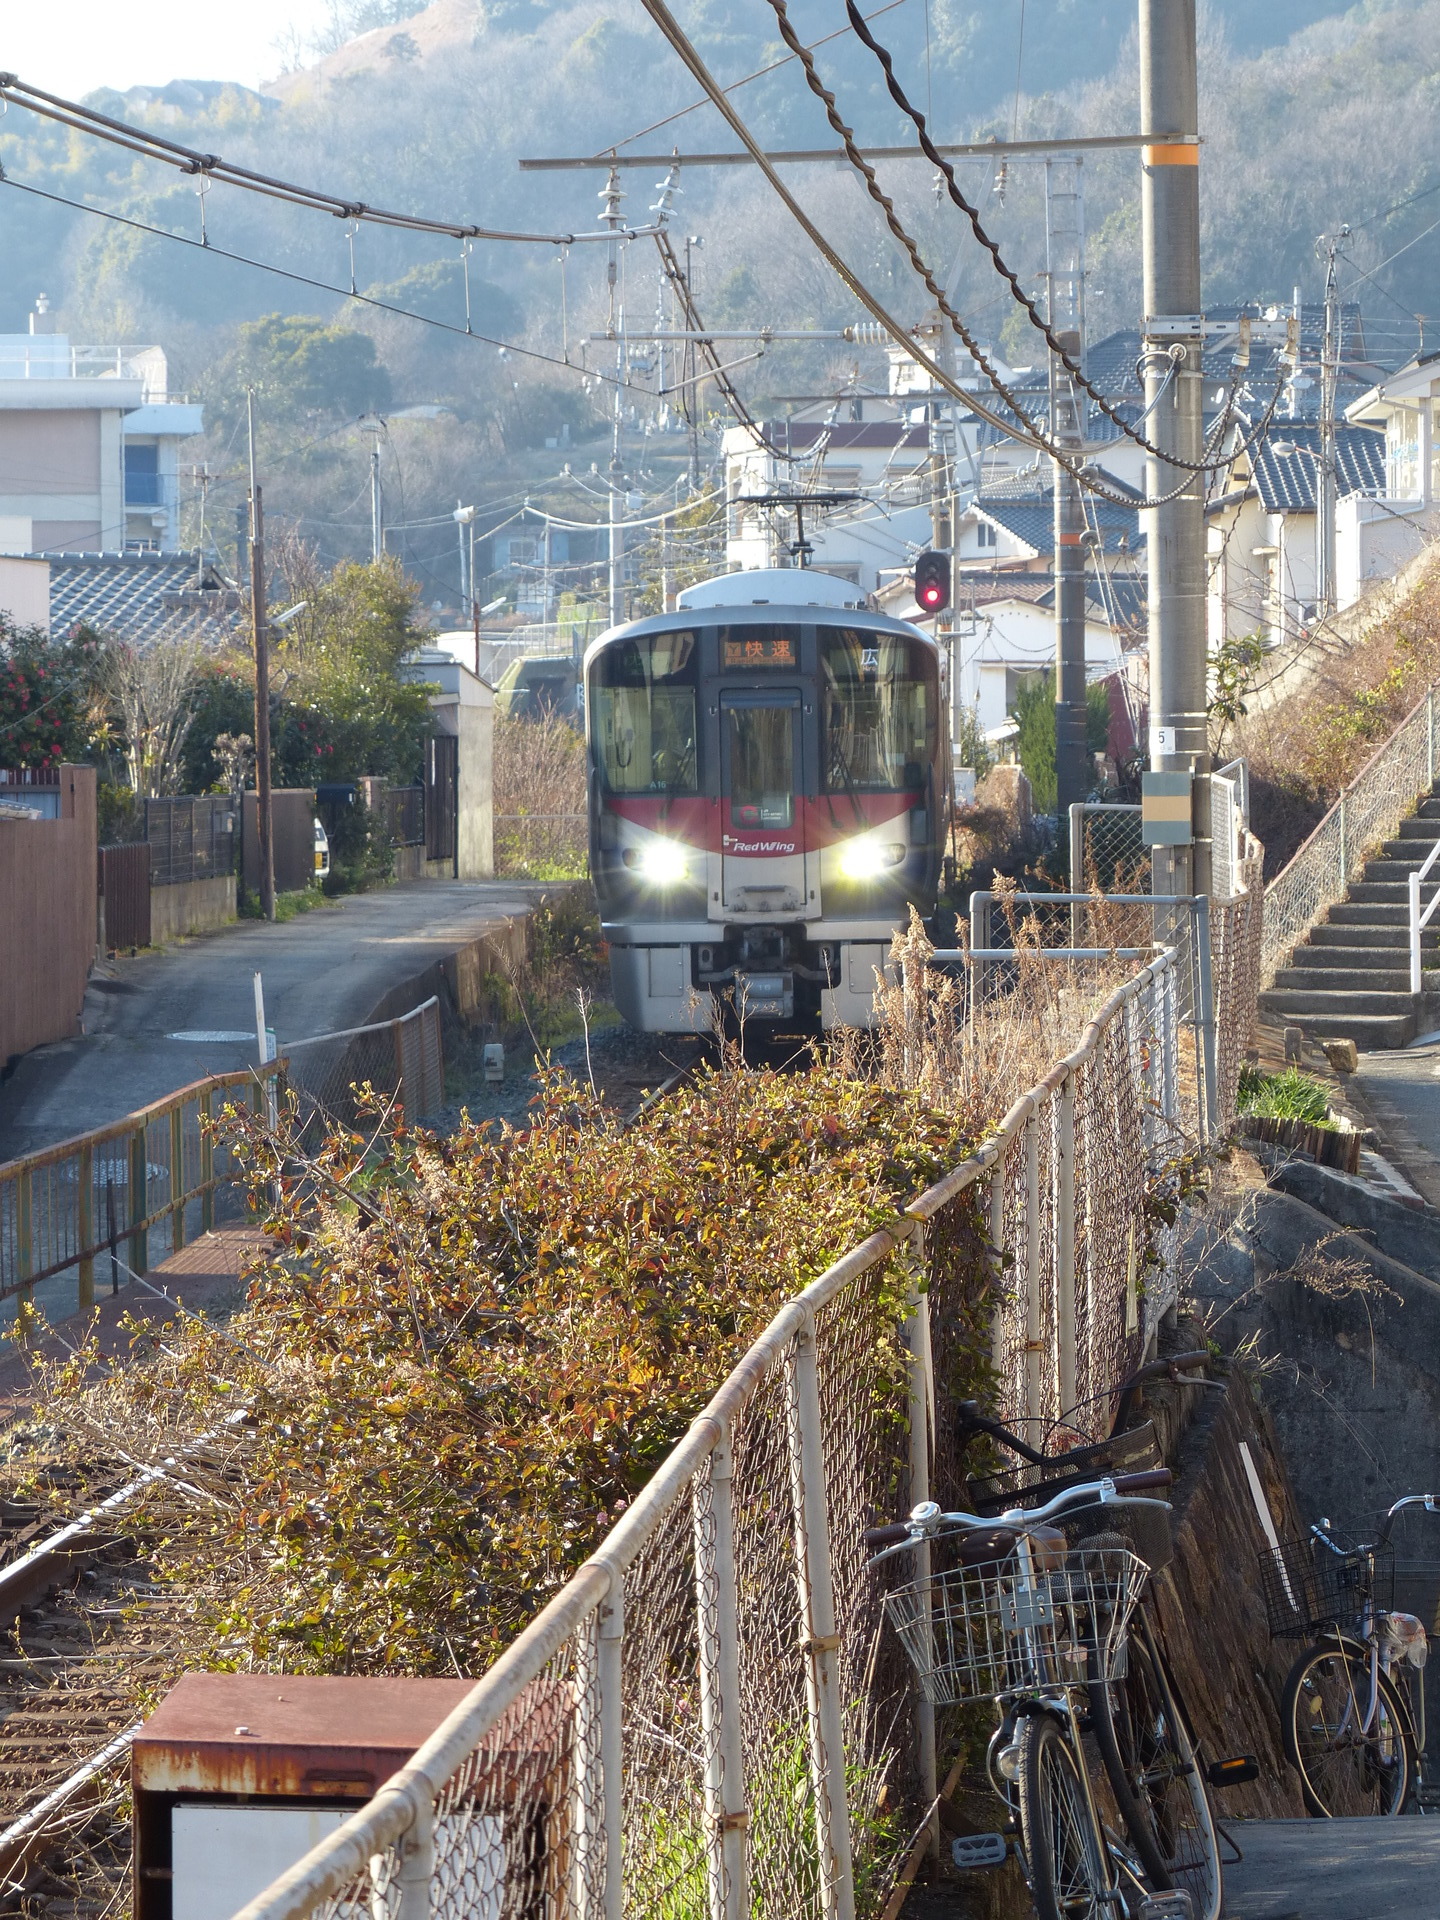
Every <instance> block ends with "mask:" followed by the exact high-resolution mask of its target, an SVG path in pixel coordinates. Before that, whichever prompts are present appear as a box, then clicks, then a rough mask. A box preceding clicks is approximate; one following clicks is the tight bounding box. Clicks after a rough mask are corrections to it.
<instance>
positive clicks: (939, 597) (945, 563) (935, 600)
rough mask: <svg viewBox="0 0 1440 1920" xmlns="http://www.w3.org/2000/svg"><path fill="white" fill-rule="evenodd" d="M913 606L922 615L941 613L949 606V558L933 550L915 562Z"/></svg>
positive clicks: (947, 555) (945, 554)
mask: <svg viewBox="0 0 1440 1920" xmlns="http://www.w3.org/2000/svg"><path fill="white" fill-rule="evenodd" d="M915 604H916V606H917V607H919V609H920V611H921V612H922V613H943V612H944V611H945V609H946V607H948V606H949V604H950V556H949V554H948V553H939V552H937V551H936V550H935V549H934V548H930V549H928V550H927V551H926V552H924V553H922V554H921V555H920V557H919V559H918V560H917V561H916V562H915Z"/></svg>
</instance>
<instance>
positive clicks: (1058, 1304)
mask: <svg viewBox="0 0 1440 1920" xmlns="http://www.w3.org/2000/svg"><path fill="white" fill-rule="evenodd" d="M1248 924H1249V923H1248V921H1246V922H1244V923H1242V922H1239V921H1237V927H1240V926H1242V925H1248ZM1240 937H1241V936H1240V934H1239V933H1238V932H1237V934H1236V939H1237V940H1238V939H1240ZM1226 938H1227V940H1228V939H1229V938H1230V935H1229V934H1228V933H1227V935H1226ZM1179 972H1180V969H1179V964H1178V962H1177V959H1176V955H1175V952H1174V950H1173V949H1167V950H1165V951H1163V952H1161V953H1159V954H1158V955H1157V956H1156V957H1155V958H1154V959H1153V960H1152V961H1151V962H1150V963H1149V964H1147V965H1145V966H1143V967H1141V968H1139V969H1138V970H1136V971H1134V972H1133V973H1132V975H1131V977H1130V978H1129V979H1127V980H1126V981H1125V982H1124V983H1123V984H1122V985H1121V986H1119V987H1118V988H1116V989H1115V990H1114V991H1113V992H1111V993H1110V994H1109V995H1108V997H1107V998H1106V999H1105V1000H1104V1002H1103V1004H1102V1005H1100V1006H1098V1007H1097V1008H1095V1010H1094V1011H1093V1014H1092V1016H1091V1017H1090V1019H1089V1020H1088V1023H1087V1024H1086V1025H1085V1028H1084V1032H1083V1034H1082V1037H1081V1039H1080V1043H1079V1045H1078V1046H1076V1047H1075V1048H1074V1049H1073V1051H1071V1052H1070V1053H1068V1054H1067V1055H1066V1056H1065V1058H1064V1059H1062V1060H1060V1061H1059V1062H1058V1064H1056V1065H1055V1066H1054V1067H1053V1068H1052V1070H1051V1071H1050V1072H1049V1073H1048V1074H1046V1075H1045V1077H1044V1078H1043V1079H1042V1080H1041V1081H1040V1082H1039V1083H1038V1084H1037V1085H1034V1086H1032V1087H1031V1088H1030V1090H1029V1091H1028V1092H1026V1093H1024V1094H1023V1095H1022V1096H1021V1098H1020V1099H1019V1100H1017V1101H1016V1102H1015V1103H1014V1105H1013V1106H1012V1108H1011V1110H1010V1112H1009V1113H1008V1114H1007V1115H1006V1117H1005V1119H1004V1121H1003V1122H1002V1124H1001V1126H1000V1127H999V1129H998V1130H997V1132H996V1133H995V1134H994V1136H993V1137H992V1138H991V1139H989V1140H988V1141H987V1142H986V1144H985V1145H984V1146H983V1147H982V1148H981V1149H980V1151H979V1152H977V1153H976V1154H975V1156H974V1157H973V1158H971V1159H969V1160H967V1161H966V1162H964V1163H963V1164H962V1165H960V1166H958V1167H957V1168H955V1169H954V1170H953V1171H952V1172H951V1173H950V1174H949V1175H948V1176H947V1177H946V1178H945V1179H944V1180H942V1181H941V1182H940V1183H939V1184H938V1185H936V1186H935V1187H933V1188H931V1189H930V1190H929V1191H928V1192H927V1193H926V1194H924V1195H922V1196H921V1197H920V1199H918V1200H917V1201H915V1202H914V1203H913V1205H912V1206H911V1207H910V1208H909V1209H908V1211H907V1214H906V1216H905V1218H904V1220H903V1222H902V1223H901V1224H900V1225H899V1226H897V1227H896V1228H894V1229H893V1230H888V1231H884V1232H879V1233H876V1234H874V1235H872V1236H871V1238H870V1239H869V1240H867V1241H866V1242H865V1243H864V1244H863V1245H862V1246H860V1247H858V1248H856V1249H855V1250H854V1251H853V1252H851V1253H849V1254H848V1255H846V1257H845V1258H844V1259H842V1260H839V1261H837V1262H836V1263H835V1265H834V1266H832V1267H831V1268H829V1270H828V1271H827V1272H826V1273H824V1274H823V1275H821V1277H820V1278H819V1279H818V1280H816V1281H814V1282H813V1283H812V1284H811V1285H810V1286H808V1287H806V1288H805V1289H804V1291H803V1292H801V1293H799V1294H798V1295H797V1296H796V1297H795V1298H794V1299H792V1300H791V1301H790V1302H789V1303H788V1304H787V1305H786V1306H785V1307H784V1308H783V1309H782V1310H781V1312H780V1313H778V1314H777V1315H776V1317H775V1318H774V1320H773V1321H772V1322H771V1323H770V1325H769V1327H768V1328H767V1329H766V1331H765V1332H764V1333H763V1334H762V1335H761V1337H760V1338H759V1339H758V1340H757V1341H756V1343H755V1344H754V1346H753V1347H752V1348H751V1349H750V1351H749V1353H748V1354H747V1355H746V1356H745V1358H744V1359H743V1360H742V1361H741V1362H740V1364H739V1366H738V1367H736V1369H735V1370H734V1372H733V1373H732V1374H731V1375H730V1377H729V1379H728V1380H727V1381H726V1382H725V1384H724V1385H723V1386H722V1387H721V1388H720V1390H719V1392H718V1393H717V1394H716V1396H715V1398H714V1399H713V1400H712V1401H711V1403H710V1404H709V1406H708V1407H707V1408H706V1409H705V1411H704V1412H703V1413H702V1414H701V1415H700V1416H699V1418H698V1419H697V1420H696V1421H695V1422H694V1424H693V1425H692V1426H691V1428H690V1430H689V1432H688V1434H687V1436H686V1437H685V1439H684V1440H683V1441H682V1442H681V1443H680V1445H679V1446H678V1447H676V1448H675V1450H674V1451H673V1452H672V1453H671V1454H670V1455H669V1456H668V1458H667V1459H666V1460H665V1461H664V1462H663V1463H662V1465H661V1466H660V1468H659V1469H658V1471H657V1472H656V1474H655V1475H654V1477H653V1478H652V1479H651V1480H650V1482H649V1483H648V1484H647V1486H646V1487H645V1488H644V1489H643V1491H642V1492H641V1493H640V1494H639V1495H638V1496H637V1498H636V1499H635V1501H634V1502H633V1503H632V1505H631V1506H630V1508H629V1509H628V1510H627V1511H626V1512H625V1514H624V1515H623V1516H622V1517H621V1519H620V1520H619V1521H618V1522H617V1524H616V1525H615V1526H614V1527H613V1529H612V1530H611V1531H610V1533H609V1534H608V1536H607V1537H606V1539H605V1541H604V1543H603V1545H602V1546H601V1547H600V1549H599V1550H598V1551H597V1552H596V1553H595V1554H594V1555H593V1556H592V1557H591V1559H590V1560H588V1561H587V1562H586V1563H585V1565H584V1566H583V1567H582V1568H581V1569H580V1571H579V1572H578V1573H577V1574H576V1575H575V1576H574V1578H573V1579H572V1580H570V1581H569V1583H568V1584H567V1585H566V1586H565V1587H564V1588H563V1589H562V1590H561V1592H560V1593H559V1594H558V1595H557V1596H556V1597H555V1598H554V1599H553V1600H552V1601H551V1602H550V1604H549V1605H548V1606H547V1607H546V1608H545V1609H544V1611H543V1612H542V1613H541V1614H540V1615H539V1616H538V1618H537V1619H536V1620H535V1621H534V1622H533V1623H532V1625H531V1626H530V1627H529V1628H528V1629H527V1630H526V1631H525V1632H524V1633H523V1634H521V1635H520V1637H519V1638H518V1639H517V1640H516V1641H515V1642H514V1643H513V1644H512V1645H511V1646H510V1647H509V1648H508V1649H507V1650H506V1651H505V1652H504V1653H503V1654H502V1655H501V1657H500V1658H499V1660H498V1661H497V1662H496V1663H495V1665H494V1666H493V1667H492V1668H491V1669H490V1671H489V1672H488V1673H487V1674H486V1675H485V1676H484V1677H483V1678H482V1679H481V1680H480V1681H478V1682H477V1684H476V1686H475V1688H474V1689H473V1690H472V1692H471V1694H470V1696H469V1698H468V1699H467V1701H466V1702H465V1703H463V1705H462V1706H461V1707H460V1708H459V1709H458V1710H457V1711H456V1712H455V1713H454V1714H452V1716H451V1718H450V1719H449V1720H448V1721H447V1722H446V1723H445V1724H444V1725H443V1726H442V1727H441V1728H440V1729H439V1730H438V1731H437V1732H436V1734H435V1735H434V1736H433V1737H432V1738H431V1739H430V1740H429V1741H427V1742H426V1743H425V1745H424V1746H423V1747H422V1748H421V1749H420V1751H419V1752H418V1753H417V1754H416V1755H415V1759H414V1762H413V1764H412V1765H411V1766H410V1767H408V1768H406V1769H405V1770H404V1771H403V1772H402V1773H400V1774H399V1775H397V1776H396V1777H395V1779H394V1780H393V1781H391V1782H390V1783H389V1784H388V1785H387V1786H386V1787H385V1788H383V1789H382V1790H381V1792H380V1793H379V1794H378V1795H377V1796H376V1797H375V1799H374V1800H372V1801H371V1802H370V1803H369V1805H368V1806H367V1807H366V1808H364V1809H363V1810H362V1811H361V1812H359V1813H357V1814H356V1815H354V1816H353V1817H352V1818H351V1819H350V1820H348V1821H347V1822H346V1823H345V1825H344V1826H343V1827H341V1828H340V1829H339V1830H338V1831H337V1832H336V1833H335V1834H334V1835H333V1836H332V1837H331V1838H329V1839H327V1840H325V1841H323V1842H322V1843H321V1844H320V1845H319V1846H318V1847H316V1848H315V1849H314V1850H313V1851H312V1852H311V1853H310V1854H309V1855H308V1856H307V1857H306V1858H305V1859H304V1860H303V1861H301V1862H300V1863H299V1865H298V1866H296V1867H295V1868H293V1869H292V1870H291V1871H290V1872H288V1873H287V1874H285V1875H284V1876H283V1877H282V1878H281V1879H280V1880H278V1881H277V1882H276V1883H275V1884H274V1886H273V1887H271V1888H270V1889H269V1890H268V1891H267V1892H266V1893H265V1894H263V1895H262V1896H260V1897H259V1898H258V1899H257V1900H255V1901H253V1902H252V1903H251V1904H250V1906H248V1907H247V1908H245V1909H244V1920H300V1917H301V1916H308V1915H327V1916H328V1915H330V1914H344V1915H346V1916H350V1915H354V1916H355V1920H362V1916H370V1915H373V1914H375V1913H376V1912H379V1911H382V1910H383V1911H384V1912H385V1913H386V1914H387V1915H388V1916H389V1920H417V1916H420V1915H425V1916H430V1915H434V1916H443V1917H444V1920H461V1917H462V1916H465V1920H470V1916H474V1915H484V1916H486V1920H510V1916H514V1917H515V1920H519V1916H521V1915H531V1914H537V1913H541V1912H544V1913H546V1914H548V1915H556V1916H575V1917H576V1920H581V1917H582V1916H583V1917H584V1920H600V1917H601V1916H604V1920H620V1917H621V1916H622V1915H623V1916H627V1917H629V1916H634V1917H637V1920H638V1917H643V1920H695V1916H698V1915H702V1914H703V1915H708V1916H711V1920H740V1916H742V1915H743V1914H746V1913H752V1914H754V1915H756V1916H762V1915H763V1916H773V1917H774V1920H781V1917H782V1916H783V1920H799V1916H805V1915H814V1916H816V1920H851V1916H853V1915H857V1914H858V1915H875V1914H878V1913H879V1912H880V1911H881V1909H882V1908H883V1907H884V1905H885V1901H886V1898H887V1895H888V1893H889V1891H890V1889H891V1888H892V1887H893V1886H894V1885H895V1883H896V1881H897V1878H898V1877H899V1874H900V1870H901V1868H902V1864H903V1863H904V1862H905V1860H906V1858H907V1855H909V1854H910V1852H911V1851H912V1849H913V1848H915V1847H916V1846H918V1845H922V1844H924V1843H925V1839H926V1836H927V1834H928V1831H929V1827H928V1823H929V1821H930V1819H931V1817H932V1813H933V1807H934V1803H935V1796H936V1791H937V1787H936V1782H937V1770H938V1766H939V1763H940V1762H941V1761H942V1760H943V1759H945V1758H946V1757H947V1755H948V1754H949V1753H950V1751H951V1729H950V1728H949V1726H948V1723H946V1722H944V1721H943V1720H942V1721H941V1722H940V1724H939V1725H938V1726H937V1723H936V1719H935V1716H934V1714H933V1712H932V1710H930V1709H928V1708H926V1707H925V1706H924V1705H923V1703H921V1702H920V1701H919V1700H918V1699H917V1697H916V1693H915V1690H914V1687H913V1685H912V1683H911V1680H910V1677H909V1674H908V1671H907V1670H906V1669H905V1668H904V1667H903V1665H902V1658H903V1656H902V1655H901V1654H900V1652H899V1650H898V1648H897V1647H896V1645H895V1643H894V1641H893V1638H891V1637H890V1636H888V1635H887V1634H885V1633H884V1632H883V1631H882V1625H881V1590H880V1586H879V1583H877V1581H876V1580H875V1579H874V1578H873V1577H872V1576H871V1574H870V1573H869V1572H868V1571H867V1569H866V1565H865V1549H864V1545H863V1533H864V1530H865V1528H866V1527H868V1526H871V1525H873V1524H875V1523H876V1522H884V1521H889V1520H893V1519H895V1518H896V1517H898V1516H900V1515H902V1514H903V1513H905V1512H906V1511H907V1510H908V1509H909V1507H910V1506H911V1505H912V1504H913V1503H914V1502H915V1501H916V1500H919V1499H923V1498H926V1497H928V1495H929V1492H930V1486H931V1481H932V1478H933V1479H934V1481H935V1484H936V1488H937V1491H940V1492H942V1493H943V1494H944V1495H945V1496H946V1497H949V1498H953V1497H955V1496H956V1495H957V1494H958V1491H959V1489H958V1486H957V1485H956V1484H955V1458H954V1456H955V1448H954V1444H953V1440H952V1438H951V1436H952V1434H953V1430H954V1425H955V1419H956V1414H957V1400H958V1397H959V1392H960V1391H961V1390H962V1389H963V1387H964V1385H965V1383H966V1382H967V1380H973V1378H974V1377H975V1362H976V1357H977V1355H978V1356H980V1357H981V1358H982V1360H983V1359H986V1358H988V1359H989V1360H991V1361H993V1364H994V1368H995V1372H996V1375H997V1388H998V1391H997V1399H998V1403H999V1406H1000V1408H1001V1410H1002V1412H1003V1413H1004V1414H1007V1415H1009V1416H1011V1417H1012V1418H1014V1419H1017V1420H1018V1419H1024V1420H1028V1421H1033V1422H1040V1423H1045V1422H1049V1421H1053V1420H1055V1419H1056V1418H1058V1417H1059V1416H1060V1415H1061V1414H1067V1415H1068V1416H1069V1418H1070V1419H1071V1420H1072V1421H1074V1422H1075V1423H1076V1424H1078V1425H1080V1426H1084V1425H1085V1424H1086V1423H1087V1421H1089V1420H1090V1419H1092V1418H1094V1419H1095V1420H1096V1421H1097V1422H1101V1423H1103V1420H1104V1418H1105V1411H1104V1408H1103V1400H1102V1397H1103V1395H1104V1393H1105V1390H1106V1389H1107V1388H1108V1387H1109V1385H1110V1384H1111V1383H1112V1382H1113V1381H1114V1380H1115V1379H1116V1378H1117V1377H1118V1376H1119V1375H1121V1374H1122V1373H1123V1372H1124V1371H1125V1370H1126V1369H1127V1368H1128V1367H1129V1365H1130V1364H1131V1363H1132V1362H1133V1361H1135V1360H1137V1359H1138V1358H1139V1356H1140V1355H1141V1353H1142V1352H1143V1350H1144V1348H1145V1345H1146V1341H1147V1338H1148V1337H1149V1335H1150V1334H1151V1333H1152V1332H1153V1329H1154V1327H1155V1324H1156V1321H1157V1319H1158V1316H1159V1315H1160V1314H1161V1313H1162V1312H1163V1311H1164V1310H1165V1308H1166V1306H1167V1304H1168V1303H1169V1301H1170V1300H1171V1299H1172V1298H1173V1284H1174V1283H1173V1277H1168V1278H1167V1269H1166V1267H1165V1265H1164V1260H1163V1256H1164V1253H1165V1248H1164V1246H1163V1245H1160V1244H1158V1243H1157V1241H1156V1237H1155V1230H1154V1227H1153V1223H1152V1222H1151V1221H1150V1219H1149V1217H1148V1214H1147V1209H1146V1197H1147V1188H1148V1182H1149V1180H1150V1178H1151V1176H1152V1175H1153V1174H1154V1173H1156V1172H1157V1171H1158V1169H1159V1168H1160V1167H1161V1166H1162V1165H1163V1164H1164V1163H1165V1162H1167V1161H1169V1160H1170V1159H1172V1158H1173V1156H1174V1155H1175V1153H1176V1152H1177V1150H1178V1149H1179V1147H1180V1146H1181V1145H1183V1116H1182V1111H1181V1104H1182V1103H1181V1074H1180V1050H1179V1039H1180V1033H1181V986H1180V979H1179ZM1232 975H1233V978H1234V979H1235V980H1236V981H1239V980H1240V979H1241V978H1242V977H1243V970H1241V969H1238V968H1237V969H1229V970H1227V972H1226V979H1227V981H1228V980H1230V979H1231V978H1232ZM1235 1011H1237V1012H1238V1013H1239V1014H1240V1015H1241V1016H1243V1008H1238V1009H1236V1010H1235ZM1227 1017H1232V1016H1231V1015H1227ZM1227 1057H1228V1055H1227Z"/></svg>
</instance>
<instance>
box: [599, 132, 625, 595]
mask: <svg viewBox="0 0 1440 1920" xmlns="http://www.w3.org/2000/svg"><path fill="white" fill-rule="evenodd" d="M623 198H624V196H623V194H622V193H621V191H620V175H619V172H618V171H617V169H616V168H614V167H612V168H611V169H610V174H609V178H608V179H607V180H606V183H605V187H604V190H603V192H602V193H601V195H600V204H601V206H602V207H603V209H604V211H603V213H602V214H601V216H600V217H601V219H602V220H603V221H604V223H605V225H606V226H607V227H608V228H609V229H610V240H609V248H608V256H609V257H608V258H607V260H606V263H605V278H606V281H607V283H608V286H609V292H610V311H609V323H608V330H609V332H610V333H611V334H612V335H613V336H614V339H615V405H614V408H613V410H612V415H611V425H610V472H609V475H608V495H609V517H608V524H607V529H606V531H607V534H608V540H607V546H606V552H607V556H608V562H609V596H608V599H609V608H608V610H609V615H610V625H611V626H612V627H618V626H619V625H620V622H621V621H622V620H623V619H624V617H625V613H624V607H623V605H622V600H621V591H620V575H621V561H622V557H623V554H624V539H625V535H624V532H623V530H622V528H621V524H620V487H621V483H622V481H623V478H624V475H623V473H622V470H621V462H620V448H621V434H622V432H623V429H624V423H625V375H626V371H627V369H626V365H625V304H624V301H623V299H622V298H621V295H620V242H619V238H618V235H619V231H620V202H621V200H622V199H623Z"/></svg>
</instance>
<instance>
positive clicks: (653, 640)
mask: <svg viewBox="0 0 1440 1920" xmlns="http://www.w3.org/2000/svg"><path fill="white" fill-rule="evenodd" d="M698 657H699V649H698V648H697V646H696V644H695V635H694V634H693V633H690V632H680V633H651V634H643V635H641V636H640V637H638V638H636V639H633V640H624V641H621V642H620V643H619V644H618V645H617V646H614V647H609V648H607V649H606V650H605V651H604V652H603V653H602V654H601V655H600V657H599V659H598V660H597V661H596V662H595V664H594V667H593V668H592V670H591V702H592V727H593V737H594V741H595V752H596V758H597V760H598V762H599V766H600V774H601V778H602V780H603V781H604V784H605V789H606V791H607V792H609V793H694V792H695V791H696V780H695V774H696V757H695V724H696V704H697V703H696V671H697V665H698Z"/></svg>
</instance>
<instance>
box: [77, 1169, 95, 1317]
mask: <svg viewBox="0 0 1440 1920" xmlns="http://www.w3.org/2000/svg"><path fill="white" fill-rule="evenodd" d="M75 1181H76V1189H77V1190H76V1195H75V1198H76V1201H77V1202H78V1205H77V1208H76V1222H75V1238H76V1240H77V1241H78V1242H79V1245H78V1246H77V1248H76V1252H77V1253H78V1254H79V1255H80V1285H79V1295H78V1305H79V1308H80V1311H81V1313H88V1312H89V1311H90V1309H91V1308H92V1307H93V1306H94V1305H95V1149H94V1147H93V1146H92V1145H91V1144H90V1142H89V1141H88V1140H87V1141H85V1143H84V1144H83V1145H82V1146H81V1148H80V1154H79V1164H78V1166H77V1167H76V1169H75Z"/></svg>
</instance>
